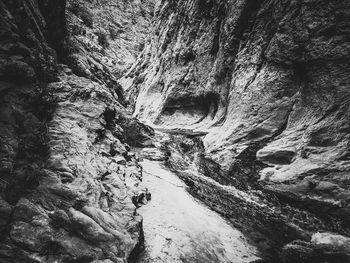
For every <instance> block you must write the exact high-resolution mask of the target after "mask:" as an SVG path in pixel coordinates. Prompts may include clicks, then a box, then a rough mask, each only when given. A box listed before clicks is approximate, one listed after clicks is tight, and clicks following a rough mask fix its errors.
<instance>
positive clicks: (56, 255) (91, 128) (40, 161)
mask: <svg viewBox="0 0 350 263" xmlns="http://www.w3.org/2000/svg"><path fill="white" fill-rule="evenodd" d="M65 4H66V3H65V1H51V0H50V1H41V0H40V1H39V0H38V1H36V0H30V1H20V0H15V1H12V0H11V1H10V0H9V1H7V0H5V1H1V3H0V13H1V16H0V39H1V41H0V94H1V96H0V131H1V132H0V190H1V191H0V261H1V262H93V261H94V262H127V260H128V258H129V257H130V256H131V255H132V254H133V253H135V252H134V251H136V250H137V249H138V247H139V245H140V242H141V241H142V236H143V234H142V218H141V217H140V216H138V215H137V214H136V207H137V206H139V203H138V202H140V201H142V202H143V203H144V202H145V200H142V198H141V197H142V196H146V195H148V193H147V190H146V189H145V188H144V187H142V186H141V185H140V183H141V179H142V173H141V167H140V166H139V165H138V163H137V160H136V156H135V154H134V153H132V152H131V151H130V147H129V145H128V144H127V142H128V141H129V138H131V139H132V141H133V142H134V143H135V144H138V145H142V144H143V143H144V142H145V141H147V140H149V138H150V136H152V132H153V131H152V129H150V128H148V127H147V126H145V125H142V124H141V123H139V122H138V121H137V120H134V119H132V118H131V117H130V116H128V115H127V113H126V110H125V108H124V107H123V106H122V103H123V102H124V101H123V98H122V96H121V95H122V94H121V93H120V90H119V91H118V90H117V89H116V88H114V87H113V86H111V85H110V84H109V82H111V83H112V82H113V81H115V79H116V77H117V76H115V75H113V72H110V71H108V70H105V71H104V70H103V68H104V67H106V68H108V67H107V66H106V65H107V64H108V63H107V62H106V61H102V60H101V61H99V63H97V64H96V66H97V67H101V69H100V70H101V71H104V72H107V73H106V74H105V75H103V78H102V77H101V76H100V75H99V72H98V71H92V72H91V74H89V75H86V76H85V77H84V76H81V75H80V76H77V75H76V74H75V73H77V72H76V69H75V68H74V63H71V64H70V63H69V61H65V60H64V58H65V57H64V56H69V55H70V54H72V56H74V54H75V53H74V52H71V50H68V49H67V46H66V43H67V42H65V41H67V37H69V36H70V35H67V34H70V31H69V30H70V27H69V26H70V25H71V24H69V23H70V22H71V20H69V19H70V18H71V16H73V15H71V14H69V11H66V9H65ZM68 4H71V3H68ZM85 7H86V8H89V6H88V5H87V4H86V6H85ZM128 10H129V9H128ZM147 10H148V9H147ZM147 12H148V11H147ZM149 12H150V11H149ZM66 13H68V14H66ZM66 15H67V16H68V18H69V19H68V23H66ZM66 24H68V29H67V30H66ZM140 34H142V33H140ZM77 38H78V37H77ZM132 42H133V41H132V40H129V42H128V43H129V44H130V43H132ZM134 44H135V45H136V44H137V43H134ZM80 45H83V44H82V43H81V42H80ZM54 49H55V50H54ZM130 50H134V49H133V48H130ZM56 51H57V53H56ZM84 52H85V53H84ZM88 52H91V50H86V49H83V50H81V52H80V54H81V55H82V56H85V57H87V53H88ZM99 52H100V51H98V52H97V54H100V53H99ZM122 52H124V51H123V50H122ZM124 53H125V52H124ZM129 53H130V52H129ZM129 53H125V56H131V55H130V54H129ZM57 55H58V57H57ZM96 56H97V55H94V54H93V53H91V57H96ZM57 58H58V60H59V62H62V61H65V62H67V63H68V66H67V65H63V64H58V62H57ZM116 59H117V60H118V59H120V60H118V63H121V64H123V61H121V60H122V59H124V58H116ZM125 63H126V64H127V63H129V62H127V61H126V62H125ZM87 69H88V67H87ZM77 74H78V73H77ZM118 92H119V94H118ZM128 129H133V130H134V132H135V134H132V135H130V133H129V132H128ZM131 139H130V140H131Z"/></svg>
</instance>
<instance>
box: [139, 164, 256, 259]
mask: <svg viewBox="0 0 350 263" xmlns="http://www.w3.org/2000/svg"><path fill="white" fill-rule="evenodd" d="M141 164H142V166H143V174H144V179H143V180H144V185H145V186H146V187H147V188H148V189H149V190H150V191H151V193H152V199H151V200H150V202H149V203H148V204H147V205H145V206H143V207H142V208H140V209H139V210H138V211H139V213H140V214H141V215H142V216H143V224H144V234H145V251H144V253H143V254H142V256H141V258H140V259H139V261H138V262H140V263H141V262H145V263H146V262H159V263H160V262H174V263H175V262H194V263H200V262H201V263H210V262H223V263H229V262H237V263H238V262H242V263H243V262H252V261H253V260H255V259H258V257H257V254H258V252H257V249H256V248H254V247H253V246H251V245H249V243H248V242H247V240H246V239H245V238H244V236H243V234H242V233H241V232H240V231H238V230H237V229H235V228H234V227H233V226H231V225H230V224H229V223H228V222H227V221H226V220H224V219H223V218H222V217H220V216H219V215H218V214H217V213H216V212H214V211H212V210H210V209H209V208H208V207H207V206H206V205H205V204H203V203H202V202H200V201H198V200H196V199H195V198H194V197H192V196H191V195H190V194H189V193H188V192H187V191H186V188H187V186H186V185H185V183H184V182H182V181H181V180H180V179H179V178H178V177H177V175H176V174H174V173H172V172H171V171H169V170H168V169H167V168H166V167H165V166H164V165H162V163H161V162H157V161H150V160H144V161H143V162H141Z"/></svg>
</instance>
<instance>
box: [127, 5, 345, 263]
mask: <svg viewBox="0 0 350 263" xmlns="http://www.w3.org/2000/svg"><path fill="white" fill-rule="evenodd" d="M349 14H350V3H349V2H348V1H346V0H344V1H343V0H341V1H335V0H334V1H326V0H310V1H293V0H292V1H290V0H286V1H269V0H266V1H265V0H261V1H250V0H208V1H205V0H181V1H162V2H161V3H160V4H159V6H158V7H157V9H156V11H155V15H156V18H155V22H154V25H153V34H152V35H151V36H150V37H149V39H148V41H147V44H146V47H145V49H144V50H143V52H142V54H141V55H140V58H139V59H138V61H137V62H136V63H135V64H134V65H133V66H132V67H131V68H130V70H129V71H128V72H127V73H126V74H125V75H124V77H123V78H122V83H123V85H124V86H125V89H126V90H127V92H128V97H129V99H130V101H134V103H135V116H137V117H139V118H141V119H145V120H147V121H150V122H152V123H153V124H154V125H157V126H160V127H166V128H176V129H187V130H193V131H194V132H197V133H202V134H206V135H205V136H204V137H203V147H204V149H203V151H202V153H201V154H200V156H197V157H198V161H197V167H198V168H199V170H200V172H202V174H204V175H206V176H208V177H211V178H213V179H215V180H216V181H217V182H219V183H221V184H223V185H228V186H234V187H236V188H238V189H239V190H242V191H245V192H247V191H248V192H250V189H254V190H257V191H262V193H263V196H266V198H267V199H268V200H269V198H270V197H269V196H272V199H274V198H277V199H276V201H277V203H275V202H272V201H271V200H269V201H268V202H267V205H270V206H272V207H273V206H275V205H276V204H277V207H280V206H287V205H290V206H291V211H293V209H296V210H298V211H301V214H303V213H304V212H305V213H307V214H309V215H310V216H311V217H315V218H318V219H315V220H316V221H318V220H320V222H323V223H321V225H322V224H324V222H327V223H326V225H327V224H328V226H326V227H324V228H322V227H321V226H320V225H318V223H315V224H314V222H315V221H313V220H311V221H310V222H309V224H306V225H308V226H305V225H304V226H301V225H299V227H301V229H303V230H304V231H305V230H306V229H308V231H306V232H308V235H309V238H307V240H310V238H311V237H310V235H312V233H314V231H317V229H318V228H319V227H320V228H322V229H323V231H327V229H328V230H331V231H334V232H342V234H344V235H349V227H350V225H349V222H350V221H349V211H350V203H349V169H350V166H349V164H350V163H349V152H350V148H349V123H350V117H349V86H350V77H349V70H350V65H349V57H350V41H349V37H350V21H349V19H348V17H349ZM175 148H176V147H175ZM180 148H181V147H180ZM172 149H174V147H173V148H172ZM177 150H178V151H180V152H181V151H182V155H183V154H184V151H183V149H177ZM186 154H187V153H186ZM182 158H184V159H182V160H180V159H181V158H180V159H177V160H176V161H175V164H176V162H177V164H178V162H181V165H179V166H178V167H176V169H177V170H185V169H181V167H182V168H183V165H186V163H188V161H192V160H191V158H190V159H188V157H182ZM184 160H185V161H184ZM170 162H171V160H170ZM173 163H174V162H173ZM183 177H184V178H191V176H190V175H187V176H183ZM198 180H199V179H198V178H197V179H193V178H192V179H188V184H189V185H190V186H191V185H192V190H193V189H194V190H193V191H194V192H201V191H202V190H203V189H207V190H208V191H207V193H205V194H204V193H202V194H200V195H201V198H202V199H204V200H206V202H207V203H209V204H210V205H211V206H212V207H214V209H215V207H217V206H218V205H219V206H221V205H222V204H223V200H229V199H227V198H222V200H215V199H217V196H216V195H218V194H217V193H218V192H216V193H213V191H212V190H211V188H210V187H207V186H205V183H203V182H202V183H196V182H197V181H198ZM201 184H202V185H203V184H204V186H203V187H200V185H201ZM193 187H194V188H193ZM203 191H204V190H203ZM251 194H253V193H251ZM254 195H255V194H254ZM258 196H259V195H258ZM226 197H227V196H226ZM219 199H221V198H219ZM232 200H234V199H232ZM232 200H231V201H227V202H228V203H230V202H231V203H232V204H228V203H227V206H224V208H222V209H223V210H225V209H230V208H228V207H230V206H231V207H233V206H236V205H237V204H235V202H232ZM238 203H239V202H238ZM299 209H300V210H299ZM217 210H220V209H217ZM253 210H254V209H253ZM277 210H278V209H277ZM277 210H276V211H277ZM296 210H295V211H296ZM303 211H304V212H303ZM280 212H281V213H280ZM280 212H277V214H282V215H283V214H284V215H288V213H287V212H286V211H280ZM295 213H296V215H300V214H299V212H295ZM272 214H274V213H272ZM229 216H230V217H234V215H232V214H229ZM262 216H264V215H262ZM236 217H237V216H236ZM251 217H254V213H252V214H251V215H249V216H247V218H246V220H250V218H251ZM282 217H283V216H282ZM284 220H285V222H288V217H287V218H285V219H284ZM282 221H283V220H282ZM301 221H303V220H301ZM304 221H305V219H304ZM306 221H307V220H306ZM267 222H268V220H267ZM311 222H312V223H311ZM265 227H266V225H265ZM270 227H271V226H270ZM302 232H303V231H302ZM285 233H286V235H287V236H288V235H289V234H287V231H286V232H285ZM304 233H305V232H304ZM290 237H291V236H290ZM294 238H300V239H302V237H301V236H298V235H296V236H294ZM287 239H288V238H287ZM291 239H293V238H291ZM277 240H278V239H277ZM284 241H286V240H284ZM284 244H286V243H283V242H281V243H280V245H284ZM299 247H302V246H299ZM310 247H314V245H310ZM310 251H311V250H310ZM286 253H287V252H286ZM325 260H326V259H325ZM295 262H297V261H295ZM299 262H303V261H299ZM334 262H337V261H334Z"/></svg>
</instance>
